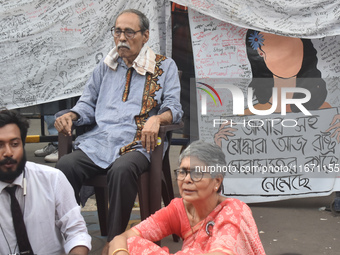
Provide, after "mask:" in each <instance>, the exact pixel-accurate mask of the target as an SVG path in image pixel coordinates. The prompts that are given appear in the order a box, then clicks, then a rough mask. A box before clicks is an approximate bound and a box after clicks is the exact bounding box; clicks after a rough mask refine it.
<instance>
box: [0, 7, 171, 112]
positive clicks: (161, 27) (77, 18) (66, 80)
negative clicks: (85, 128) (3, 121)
mask: <svg viewBox="0 0 340 255" xmlns="http://www.w3.org/2000/svg"><path fill="white" fill-rule="evenodd" d="M127 8H136V9H138V10H141V11H142V12H144V13H145V14H146V16H147V17H148V18H149V19H150V40H149V43H148V45H149V46H150V47H151V48H152V49H153V50H154V51H156V52H158V53H161V54H164V55H167V56H171V55H170V54H171V40H170V39H171V35H170V32H171V19H170V2H169V1H167V0H157V1H152V0H147V1H142V0H133V1H129V0H116V1H108V0H100V1H82V0H58V1H55V0H22V1H9V0H7V1H1V5H0V79H1V83H0V108H3V107H6V108H8V109H12V108H19V107H25V106H31V105H36V104H41V103H46V102H51V101H56V100H59V99H64V98H69V97H74V96H78V95H80V94H81V93H82V91H83V86H84V85H85V82H86V81H87V79H88V76H89V74H90V73H91V72H92V71H93V69H94V67H95V65H96V63H97V62H98V60H99V59H101V58H102V57H105V56H106V54H107V53H108V52H109V50H110V49H111V48H112V47H113V45H114V42H113V37H112V36H111V33H110V28H111V27H112V26H113V25H114V20H115V17H116V15H117V14H118V12H120V11H121V10H123V9H127Z"/></svg>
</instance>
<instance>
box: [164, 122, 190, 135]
mask: <svg viewBox="0 0 340 255" xmlns="http://www.w3.org/2000/svg"><path fill="white" fill-rule="evenodd" d="M183 127H184V122H183V121H181V122H180V123H177V124H169V125H162V126H161V127H160V128H159V132H158V136H159V137H160V138H164V137H165V134H166V133H167V132H168V131H174V130H178V129H181V128H183Z"/></svg>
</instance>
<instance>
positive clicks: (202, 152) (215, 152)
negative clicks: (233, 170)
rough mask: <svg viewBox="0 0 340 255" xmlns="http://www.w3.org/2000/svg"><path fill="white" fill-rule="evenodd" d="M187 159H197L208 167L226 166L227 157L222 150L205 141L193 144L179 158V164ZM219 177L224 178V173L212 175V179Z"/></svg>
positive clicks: (216, 172) (218, 172)
mask: <svg viewBox="0 0 340 255" xmlns="http://www.w3.org/2000/svg"><path fill="white" fill-rule="evenodd" d="M185 157H196V158H198V159H199V160H201V161H203V162H204V163H205V164H206V165H207V166H214V167H216V166H220V167H223V166H226V164H227V162H226V160H225V155H224V153H223V151H222V149H221V148H220V147H219V146H217V145H216V144H210V143H206V142H203V141H200V140H198V141H195V142H192V143H191V144H190V145H189V146H188V147H187V148H186V149H185V150H184V151H183V152H182V153H181V155H180V156H179V163H180V164H181V162H182V160H183V159H184V158H185ZM219 175H222V176H223V177H224V175H225V172H224V171H215V172H212V173H211V177H213V178H215V177H217V176H219Z"/></svg>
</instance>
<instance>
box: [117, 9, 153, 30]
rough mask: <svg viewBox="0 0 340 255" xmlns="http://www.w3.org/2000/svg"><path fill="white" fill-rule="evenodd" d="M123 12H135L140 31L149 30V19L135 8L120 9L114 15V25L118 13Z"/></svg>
mask: <svg viewBox="0 0 340 255" xmlns="http://www.w3.org/2000/svg"><path fill="white" fill-rule="evenodd" d="M124 13H134V14H136V15H137V16H138V18H139V27H140V30H142V32H145V31H146V30H149V27H150V22H149V19H148V18H147V17H146V16H145V14H144V13H142V12H141V11H139V10H136V9H126V10H123V11H121V12H120V13H119V14H118V15H117V17H116V20H115V23H114V24H115V25H116V21H117V19H118V17H119V16H120V15H122V14H124Z"/></svg>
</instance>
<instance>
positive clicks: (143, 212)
mask: <svg viewBox="0 0 340 255" xmlns="http://www.w3.org/2000/svg"><path fill="white" fill-rule="evenodd" d="M148 187H149V173H148V172H145V173H143V174H142V175H141V176H140V177H139V179H138V198H139V210H140V217H141V220H145V219H146V218H147V217H148V216H149V215H150V211H149V207H150V205H149V203H150V202H149V192H148Z"/></svg>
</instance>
